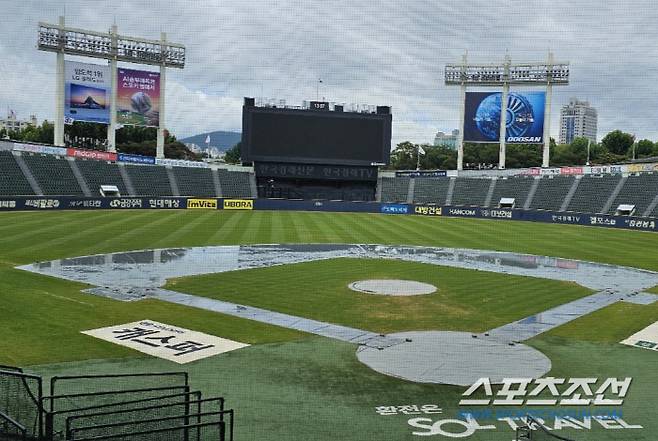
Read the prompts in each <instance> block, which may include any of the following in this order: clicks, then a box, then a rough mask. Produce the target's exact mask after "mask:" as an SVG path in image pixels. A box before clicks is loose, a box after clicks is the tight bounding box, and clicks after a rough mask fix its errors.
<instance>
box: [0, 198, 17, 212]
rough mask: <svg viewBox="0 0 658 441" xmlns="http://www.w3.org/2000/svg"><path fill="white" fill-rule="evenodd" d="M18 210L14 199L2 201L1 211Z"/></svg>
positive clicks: (0, 204) (0, 203)
mask: <svg viewBox="0 0 658 441" xmlns="http://www.w3.org/2000/svg"><path fill="white" fill-rule="evenodd" d="M15 208H16V201H15V200H12V199H5V200H3V201H0V209H4V210H13V209H15Z"/></svg>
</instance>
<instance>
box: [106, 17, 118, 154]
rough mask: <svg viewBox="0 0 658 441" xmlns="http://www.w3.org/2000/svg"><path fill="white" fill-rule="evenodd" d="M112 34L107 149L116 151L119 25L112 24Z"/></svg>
mask: <svg viewBox="0 0 658 441" xmlns="http://www.w3.org/2000/svg"><path fill="white" fill-rule="evenodd" d="M110 34H111V35H112V53H113V54H114V56H113V57H112V59H111V60H110V77H111V90H110V124H109V125H108V126H107V151H108V152H116V151H117V147H116V145H117V144H116V130H117V86H118V77H117V75H118V74H117V57H116V53H117V25H116V24H114V25H112V30H111V31H110Z"/></svg>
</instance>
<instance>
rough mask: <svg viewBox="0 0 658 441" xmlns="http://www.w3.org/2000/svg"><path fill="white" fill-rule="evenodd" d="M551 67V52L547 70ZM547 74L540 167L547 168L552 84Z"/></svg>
mask: <svg viewBox="0 0 658 441" xmlns="http://www.w3.org/2000/svg"><path fill="white" fill-rule="evenodd" d="M552 66H553V52H549V53H548V70H549V72H550V71H551V68H552ZM551 80H552V78H551V75H550V73H549V75H548V81H547V83H546V102H545V103H544V151H543V153H542V161H541V166H542V167H549V163H550V157H551V100H552V97H553V84H552V82H551Z"/></svg>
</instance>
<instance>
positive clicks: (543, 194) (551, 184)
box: [530, 176, 575, 211]
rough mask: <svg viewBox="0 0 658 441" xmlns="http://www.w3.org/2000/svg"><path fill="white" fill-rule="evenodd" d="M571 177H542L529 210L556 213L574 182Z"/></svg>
mask: <svg viewBox="0 0 658 441" xmlns="http://www.w3.org/2000/svg"><path fill="white" fill-rule="evenodd" d="M574 179H575V178H574V177H573V176H552V177H543V178H541V180H540V181H539V185H538V186H537V191H536V192H535V196H534V197H533V198H532V202H531V204H530V208H532V209H535V210H553V211H558V210H560V207H562V202H563V201H564V198H565V196H566V195H567V193H569V190H570V189H571V186H572V185H573V182H574Z"/></svg>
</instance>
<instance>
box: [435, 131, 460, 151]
mask: <svg viewBox="0 0 658 441" xmlns="http://www.w3.org/2000/svg"><path fill="white" fill-rule="evenodd" d="M458 141H459V129H455V130H453V131H452V133H450V134H447V133H444V132H436V136H434V145H435V146H440V145H442V146H444V147H448V148H450V149H452V150H457V142H458Z"/></svg>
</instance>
